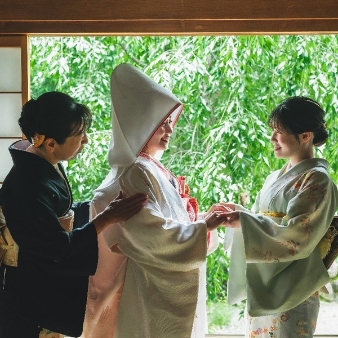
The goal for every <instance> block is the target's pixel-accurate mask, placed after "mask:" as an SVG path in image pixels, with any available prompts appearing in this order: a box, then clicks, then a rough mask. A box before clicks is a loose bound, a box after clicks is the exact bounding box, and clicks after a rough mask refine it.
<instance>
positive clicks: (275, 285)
mask: <svg viewBox="0 0 338 338" xmlns="http://www.w3.org/2000/svg"><path fill="white" fill-rule="evenodd" d="M286 167H287V165H285V166H284V167H283V168H282V169H281V170H278V171H275V172H273V173H272V174H270V175H269V176H268V178H267V179H266V181H265V183H264V185H263V188H262V190H261V191H260V193H259V195H258V196H257V199H256V202H255V204H254V206H253V210H252V211H253V212H251V211H248V210H246V209H244V208H241V207H240V206H237V208H238V209H241V210H243V212H242V213H241V216H240V221H241V228H238V229H236V230H235V231H234V238H233V243H232V248H231V258H230V271H229V283H228V301H229V303H230V304H234V303H236V302H239V301H241V300H244V299H247V310H248V313H249V315H250V316H252V317H257V316H265V315H270V314H274V313H282V312H285V311H288V310H290V309H293V308H295V307H296V306H298V305H300V304H301V303H302V302H305V303H306V304H305V303H304V304H305V305H306V306H308V302H309V298H311V296H312V295H313V294H314V293H315V292H316V291H318V290H319V289H320V288H321V287H322V286H324V285H325V284H326V283H327V282H328V281H329V276H328V273H327V270H326V268H325V266H324V264H323V262H322V258H321V257H320V254H319V250H318V248H317V245H318V243H319V241H320V240H321V238H322V237H323V236H324V234H325V233H326V231H327V229H328V227H329V225H330V223H331V221H332V219H333V216H334V214H335V212H336V210H337V207H338V195H337V188H336V186H335V184H334V183H333V182H332V180H331V178H330V177H329V175H328V173H327V167H328V163H327V161H325V160H323V159H319V158H313V159H308V160H304V161H302V162H301V163H299V164H297V165H295V166H294V167H292V168H291V169H289V170H288V171H285V170H286ZM286 317H287V316H286ZM286 317H284V319H285V320H286V321H287V319H288V318H286ZM262 318H265V317H262ZM268 318H270V319H271V317H269V316H267V317H266V318H265V319H267V320H269V319H268ZM300 318H301V314H299V318H298V321H299V322H301V320H299V319H300ZM275 319H276V318H274V320H272V321H271V323H268V324H267V325H266V327H267V328H270V327H273V326H274V325H275V324H276V321H275ZM284 319H283V320H284ZM315 319H316V318H315ZM314 324H315V323H314ZM277 326H278V325H277ZM260 330H261V329H259V328H258V329H257V330H256V331H255V332H254V333H251V337H275V336H276V337H284V336H283V335H281V336H278V335H274V334H276V333H274V332H272V331H273V330H274V329H271V332H266V335H263V333H262V332H260ZM267 330H268V329H267ZM305 331H306V330H305V329H303V334H304V335H300V336H299V337H310V335H308V336H307V335H305ZM255 333H256V334H257V335H255ZM260 334H262V335H260ZM285 337H288V336H285ZM289 337H291V335H290V336H289ZM292 337H298V336H296V335H295V336H293V335H292ZM311 337H312V336H311Z"/></svg>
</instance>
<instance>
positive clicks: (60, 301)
mask: <svg viewBox="0 0 338 338" xmlns="http://www.w3.org/2000/svg"><path fill="white" fill-rule="evenodd" d="M90 123H91V113H90V111H89V110H88V108H87V107H85V106H84V105H82V104H79V103H77V102H75V100H74V99H73V98H71V97H70V96H68V95H66V94H63V93H58V92H49V93H45V94H42V95H41V96H39V97H38V98H37V99H36V100H34V99H32V100H29V101H28V102H27V103H26V104H25V105H24V106H23V109H22V113H21V117H20V119H19V124H20V127H21V129H22V132H23V133H24V134H25V136H26V137H27V140H21V141H17V142H15V143H14V144H12V145H11V146H10V147H9V151H10V154H11V156H12V158H13V162H14V165H13V167H12V169H11V171H10V172H9V174H8V175H7V177H6V179H5V181H4V183H3V186H2V188H1V191H0V205H1V206H2V210H3V214H4V216H5V217H4V218H3V217H0V223H1V228H0V231H1V232H0V239H1V235H4V236H3V237H4V238H2V239H3V241H2V242H1V241H0V243H3V242H5V243H6V244H8V245H7V246H6V252H5V254H4V257H3V262H2V264H1V266H0V283H1V289H0V337H1V338H38V337H44V338H46V337H51V338H55V337H57V338H60V337H63V334H65V335H68V336H72V337H75V336H76V337H78V336H79V335H80V334H81V332H82V326H83V319H84V313H85V306H86V299H87V289H88V278H89V276H90V275H93V274H94V273H95V271H96V267H97V262H98V242H97V237H98V234H100V233H101V232H102V230H103V229H105V228H106V227H107V226H108V225H109V224H111V223H116V222H118V221H123V220H125V219H127V218H129V217H130V216H132V215H133V214H134V213H136V212H138V211H140V210H141V208H142V206H143V205H144V204H145V203H146V200H147V198H146V196H145V195H143V194H138V195H136V196H134V197H133V196H132V197H130V198H126V199H122V200H121V194H120V195H119V197H118V198H117V199H116V200H114V201H112V202H110V203H109V205H108V206H107V208H105V209H104V210H102V212H101V213H100V214H98V215H97V216H96V217H95V218H93V219H92V221H91V222H89V220H88V219H87V220H84V221H82V223H81V220H79V219H78V216H81V217H82V214H81V215H78V214H77V212H76V211H78V210H79V209H78V208H77V210H76V211H75V215H74V211H73V208H72V204H73V203H72V202H73V198H72V193H71V189H70V185H69V183H68V180H67V177H66V175H65V171H64V169H63V166H62V164H61V162H62V161H67V160H69V159H72V158H74V157H75V156H76V155H77V154H79V153H80V152H81V150H82V149H83V147H84V146H85V144H86V143H87V142H88V138H87V134H86V131H87V129H88V128H89V126H90ZM86 209H87V213H88V214H89V206H88V204H87V208H86V205H84V212H86ZM88 218H89V215H88ZM84 219H85V217H84ZM5 220H6V221H5ZM73 222H74V226H73ZM5 223H7V227H8V229H9V231H10V234H11V236H12V237H13V239H14V241H15V245H14V244H13V240H12V239H9V237H8V236H10V234H9V232H8V231H6V232H5V231H4V229H7V228H6V227H5ZM79 223H81V224H79ZM10 244H13V245H10Z"/></svg>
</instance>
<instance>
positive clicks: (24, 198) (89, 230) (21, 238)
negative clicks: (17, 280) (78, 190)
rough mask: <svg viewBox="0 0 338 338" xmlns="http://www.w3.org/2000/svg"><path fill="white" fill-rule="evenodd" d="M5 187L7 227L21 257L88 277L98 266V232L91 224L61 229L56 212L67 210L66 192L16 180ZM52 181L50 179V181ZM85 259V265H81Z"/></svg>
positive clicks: (46, 185) (54, 269) (53, 186)
mask: <svg viewBox="0 0 338 338" xmlns="http://www.w3.org/2000/svg"><path fill="white" fill-rule="evenodd" d="M17 183H18V184H17V186H16V187H13V188H11V187H10V186H8V188H6V187H4V188H5V190H4V191H3V194H2V195H1V196H2V206H3V211H4V214H5V218H6V222H7V226H8V228H9V230H10V232H11V235H12V236H13V239H14V240H15V242H16V243H17V244H18V246H19V255H21V253H22V255H21V257H22V259H25V260H30V261H34V264H38V265H40V266H42V267H43V268H44V269H49V270H51V271H55V272H57V273H59V274H63V275H80V276H81V275H82V276H88V275H91V274H94V273H95V270H96V265H97V234H96V230H95V227H94V225H93V224H92V223H89V222H88V223H87V224H83V225H82V226H81V227H79V228H75V229H73V230H72V231H70V232H67V231H64V230H63V229H62V227H61V225H60V222H59V220H58V217H57V214H56V212H57V211H58V208H60V206H61V209H62V208H63V210H66V208H67V204H66V207H65V206H64V204H65V203H69V202H67V201H69V196H67V195H68V194H67V191H66V190H63V189H60V188H59V187H58V186H57V184H56V183H54V184H49V185H48V184H45V183H43V182H41V184H39V183H37V182H34V183H33V182H32V183H30V182H27V180H25V181H24V182H20V181H18V182H17ZM52 183H53V182H52ZM84 262H85V264H84Z"/></svg>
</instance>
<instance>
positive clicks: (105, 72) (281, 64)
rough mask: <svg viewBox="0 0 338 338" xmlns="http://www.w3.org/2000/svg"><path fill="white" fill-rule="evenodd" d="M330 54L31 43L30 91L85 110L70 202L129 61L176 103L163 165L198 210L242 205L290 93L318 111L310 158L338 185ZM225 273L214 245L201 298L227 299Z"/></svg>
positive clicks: (81, 194) (265, 43) (93, 176)
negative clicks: (321, 141) (272, 120)
mask: <svg viewBox="0 0 338 338" xmlns="http://www.w3.org/2000/svg"><path fill="white" fill-rule="evenodd" d="M337 51H338V38H337V36H335V35H325V36H221V37H220V36H216V37H159V36H155V37H151V36H150V37H53V38H49V37H39V38H38V37H34V38H31V94H32V97H37V96H38V95H40V94H41V93H43V92H45V91H49V90H58V91H64V92H66V93H69V94H70V95H72V96H73V97H75V98H76V99H77V100H78V101H80V102H82V103H84V104H86V105H88V106H89V108H90V109H91V110H92V112H93V114H94V121H93V126H92V131H91V133H90V134H89V138H90V139H91V145H90V146H87V147H86V148H85V150H84V151H83V153H82V154H81V156H79V157H78V158H77V159H76V160H73V161H71V162H69V163H68V168H67V171H68V175H69V178H70V182H71V185H72V189H73V192H74V197H75V200H84V199H89V198H91V197H92V192H93V189H95V188H96V187H97V186H98V185H99V184H100V182H101V181H102V179H103V178H104V177H105V176H106V174H107V172H108V170H109V167H108V164H107V159H106V153H107V149H108V145H109V138H110V131H111V127H110V92H109V83H110V74H111V72H112V70H113V68H114V67H115V66H117V65H118V64H120V63H122V62H128V63H131V64H134V65H136V66H137V67H139V68H141V69H142V70H143V71H145V72H146V73H147V74H148V75H150V76H151V77H152V78H153V79H154V80H156V81H158V82H159V83H161V84H162V85H164V86H165V87H167V88H169V89H171V90H172V91H173V92H174V93H175V94H176V95H177V96H178V97H179V98H180V99H181V101H182V102H183V103H184V104H185V109H184V112H183V114H182V116H181V118H180V119H179V122H178V124H177V126H176V128H175V131H174V134H173V137H172V141H171V146H170V149H169V150H168V151H167V152H165V154H164V156H163V163H164V164H165V165H167V166H168V167H169V168H170V169H171V171H172V172H174V173H175V174H177V175H184V176H186V177H187V179H188V183H189V185H190V188H191V191H192V193H193V195H194V196H195V197H197V198H198V200H199V203H200V208H201V209H202V210H207V209H208V208H209V206H210V205H211V204H213V203H215V202H218V201H220V200H223V201H235V202H239V203H243V204H247V206H248V207H250V205H251V204H252V203H253V201H254V197H255V195H256V194H257V192H258V190H259V189H260V187H261V186H262V184H263V182H264V179H265V177H266V176H267V175H268V174H269V173H270V172H271V170H274V169H277V168H279V167H280V166H281V165H282V163H283V161H281V160H276V159H275V158H274V156H273V150H272V146H271V143H270V141H269V137H270V134H271V132H270V130H269V128H268V126H267V124H266V120H267V117H268V115H269V113H270V111H271V110H272V109H273V108H274V107H275V106H276V105H277V104H278V103H279V102H280V101H281V100H282V99H284V98H286V97H289V96H291V95H306V96H310V97H311V98H313V99H315V100H318V101H319V102H320V103H321V104H322V105H323V107H324V109H325V110H326V112H327V127H328V129H329V131H330V132H331V138H330V142H328V143H327V144H326V145H325V146H323V147H322V149H321V150H320V151H321V152H320V153H319V155H321V156H323V157H325V158H327V159H328V161H329V162H330V163H331V174H332V177H333V178H334V180H335V181H337V180H338V161H336V160H335V157H336V154H337V151H338V143H336V142H335V140H336V139H337V134H338V131H337V127H336V126H337V125H338V123H337V122H338V121H337V119H338V118H337V103H338V99H337V93H338V90H337V86H338V70H337V61H336V58H337V57H336V56H337ZM243 194H245V195H247V196H248V200H247V201H244V199H243ZM222 233H223V232H222V229H221V230H220V235H222ZM227 271H228V257H227V256H226V255H225V254H224V252H223V250H222V249H221V248H219V249H218V250H217V251H216V252H215V253H213V254H212V255H210V256H209V257H208V296H209V299H217V298H221V299H224V298H225V297H226V280H227Z"/></svg>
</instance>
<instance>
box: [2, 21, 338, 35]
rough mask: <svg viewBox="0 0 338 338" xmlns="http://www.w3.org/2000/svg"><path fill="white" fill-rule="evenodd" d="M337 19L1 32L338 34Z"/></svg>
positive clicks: (21, 26) (40, 26)
mask: <svg viewBox="0 0 338 338" xmlns="http://www.w3.org/2000/svg"><path fill="white" fill-rule="evenodd" d="M337 32H338V18H337V19H278V20H275V19H269V20H265V19H264V20H255V19H253V20H247V19H246V20H233V19H232V20H227V19H224V20H212V19H208V20H206V19H200V20H195V19H194V20H191V19H189V20H182V19H172V20H112V21H3V20H0V34H4V35H6V34H10V35H17V34H18V35H20V34H26V35H46V36H50V35H56V36H65V35H97V36H104V35H131V36H133V35H157V36H159V35H161V36H166V35H182V36H183V35H279V34H337Z"/></svg>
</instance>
